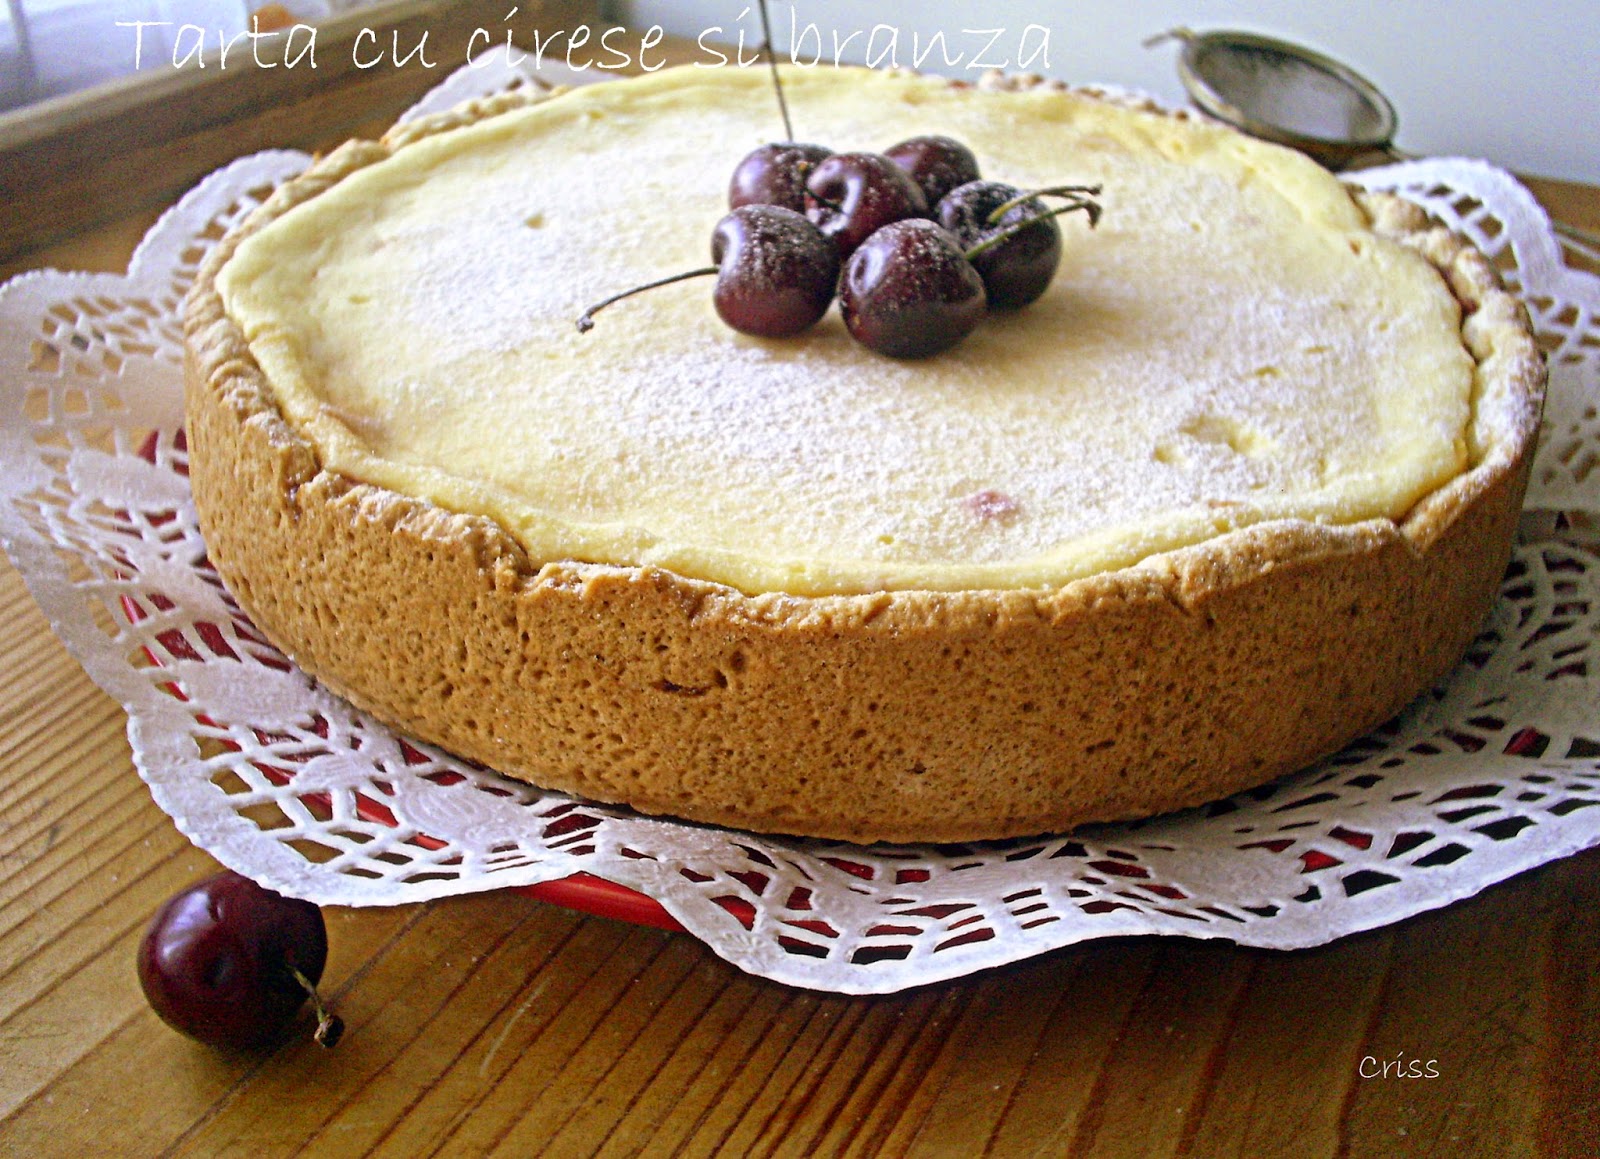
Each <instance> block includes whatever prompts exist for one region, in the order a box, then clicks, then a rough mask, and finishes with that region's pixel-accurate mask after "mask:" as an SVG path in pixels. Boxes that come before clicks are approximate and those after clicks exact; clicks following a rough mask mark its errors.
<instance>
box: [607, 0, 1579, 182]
mask: <svg viewBox="0 0 1600 1159" xmlns="http://www.w3.org/2000/svg"><path fill="white" fill-rule="evenodd" d="M606 10H607V13H608V14H609V15H611V16H613V17H615V18H616V19H620V20H623V21H624V22H626V23H628V24H630V25H633V26H635V27H638V28H645V27H648V26H650V25H652V24H659V25H661V26H662V27H663V28H665V29H666V31H667V32H669V33H673V34H676V35H679V36H687V37H690V38H694V37H697V36H699V35H700V34H701V33H702V32H704V31H705V30H707V29H710V28H712V27H714V26H720V27H721V28H722V29H723V30H724V32H723V34H722V35H721V36H720V37H719V36H718V35H716V34H713V35H712V37H710V38H709V39H724V40H732V39H736V38H737V35H738V32H739V30H740V29H741V28H743V29H744V30H745V32H746V37H747V40H748V42H749V43H751V44H752V45H753V44H756V43H759V41H760V23H759V19H758V18H757V16H756V10H755V6H754V0H671V2H669V0H614V2H612V3H609V4H608V5H607V6H606ZM741 13H743V14H744V15H743V19H742V21H741V19H740V15H741ZM771 13H772V20H773V25H774V28H773V36H774V39H775V41H776V42H777V45H778V47H779V49H780V51H782V50H785V49H787V47H788V38H789V29H790V27H791V21H794V22H795V23H796V24H797V26H798V27H799V28H801V29H804V28H805V27H806V26H807V25H808V24H815V25H816V26H817V28H818V31H819V32H820V33H821V34H822V37H823V41H824V44H825V45H827V44H830V43H831V38H832V36H833V34H834V33H835V31H837V33H838V35H839V36H840V37H841V38H843V37H845V36H847V35H848V34H849V33H851V32H854V31H857V30H859V31H861V32H863V33H866V32H869V31H870V30H871V29H872V27H873V26H874V25H875V24H880V23H881V24H885V25H889V26H890V27H892V28H896V29H898V30H899V32H900V45H901V52H902V56H905V55H907V54H909V52H910V50H911V41H912V35H913V33H915V34H917V35H920V36H921V38H922V39H923V40H924V42H926V40H927V39H928V38H929V37H931V36H932V35H933V34H934V33H935V32H936V31H939V30H943V31H944V32H945V35H946V41H947V43H948V44H949V45H950V48H951V52H950V54H951V55H952V56H955V55H956V54H957V52H958V51H959V50H960V49H961V48H963V47H965V49H966V52H967V54H968V55H969V56H970V55H971V54H972V53H973V52H974V51H976V49H977V48H978V47H979V46H980V45H981V44H982V41H983V39H986V38H978V39H975V38H973V37H970V36H963V35H962V34H961V30H962V29H964V28H984V29H994V28H1003V29H1006V30H1007V34H1006V35H1005V36H1002V37H1001V38H1000V39H999V40H998V41H997V42H996V45H995V48H994V50H993V51H994V52H995V53H997V54H998V55H1001V56H1004V55H1006V53H1007V52H1008V51H1009V52H1010V54H1011V55H1012V57H1013V59H1014V58H1015V56H1016V53H1017V51H1018V45H1019V43H1020V38H1021V34H1022V31H1023V29H1024V28H1025V27H1026V26H1027V25H1029V24H1035V25H1040V26H1042V27H1044V28H1046V29H1048V30H1049V38H1048V39H1049V46H1050V53H1049V67H1048V68H1045V67H1043V65H1042V63H1038V62H1036V63H1035V64H1034V65H1033V66H1032V71H1036V72H1043V73H1047V74H1048V75H1051V76H1057V77H1062V78H1064V79H1066V80H1070V81H1074V82H1080V83H1082V82H1103V83H1112V84H1120V85H1126V86H1129V87H1133V88H1138V89H1142V90H1144V91H1146V92H1150V93H1153V94H1155V95H1156V96H1159V97H1162V98H1163V99H1166V100H1168V101H1171V102H1173V103H1182V102H1183V101H1184V99H1185V96H1184V92H1183V89H1182V86H1181V85H1180V84H1179V83H1178V79H1177V73H1176V68H1175V66H1176V61H1177V47H1176V46H1175V45H1170V44H1169V45H1166V46H1163V47H1159V48H1154V49H1146V48H1143V47H1142V46H1141V42H1142V41H1143V40H1144V39H1145V38H1146V37H1148V36H1150V35H1152V34H1154V33H1157V32H1161V31H1163V30H1165V29H1168V28H1171V27H1173V26H1175V25H1187V26H1188V27H1190V28H1193V29H1195V30H1196V31H1202V32H1203V31H1206V30H1209V29H1238V30H1245V31H1252V32H1259V33H1264V34H1267V35H1271V36H1277V37H1279V38H1281V39H1284V40H1290V41H1294V42H1296V43H1299V44H1304V45H1306V46H1307V47H1310V48H1315V49H1317V50H1318V51H1320V52H1323V53H1326V54H1327V55H1329V56H1332V57H1335V58H1337V59H1340V60H1343V61H1345V62H1346V63H1347V64H1349V65H1351V66H1352V67H1354V68H1355V69H1356V70H1357V71H1358V72H1360V73H1362V74H1363V75H1365V76H1366V77H1367V78H1368V79H1370V80H1372V81H1373V82H1375V83H1376V84H1377V85H1378V86H1379V87H1380V88H1381V89H1383V90H1384V91H1385V92H1386V93H1387V94H1388V96H1389V99H1390V100H1391V101H1392V102H1393V103H1394V106H1395V108H1396V110H1397V111H1398V112H1399V116H1400V132H1399V135H1398V138H1397V141H1398V143H1399V145H1400V146H1401V147H1402V148H1404V149H1407V150H1410V151H1413V152H1419V153H1434V154H1463V155H1469V156H1478V157H1486V158H1488V159H1489V160H1491V161H1493V162H1495V163H1496V164H1498V165H1502V166H1504V167H1506V168H1508V169H1513V170H1517V171H1519V172H1523V173H1529V174H1535V175H1541V176H1547V177H1564V178H1566V179H1568V180H1572V181H1586V182H1590V183H1594V184H1600V2H1597V0H1526V2H1523V3H1509V2H1506V0H1440V2H1436V3H1424V2H1421V0H1319V2H1311V0H1188V2H1182V0H983V2H981V3H974V2H971V0H947V2H922V3H918V2H916V0H874V2H872V3H863V2H855V3H847V2H846V0H771ZM885 36H886V34H884V33H880V40H879V43H880V44H882V43H884V38H885ZM1038 39H1039V34H1038V33H1037V32H1035V33H1033V34H1032V39H1031V41H1030V43H1031V44H1033V45H1037V43H1038ZM865 41H866V36H865V35H862V36H858V37H857V38H856V39H855V40H854V41H852V42H851V44H850V49H849V50H847V52H846V58H847V59H849V60H851V61H852V62H855V63H860V62H861V60H862V48H863V47H864V44H865ZM809 54H810V49H809V47H808V49H807V55H808V57H809ZM937 59H938V55H937V53H936V54H934V57H933V60H932V61H930V62H929V63H928V64H925V65H924V69H925V70H926V71H930V72H952V71H961V69H960V67H959V66H958V67H957V68H956V69H949V68H943V67H934V65H933V61H936V60H937ZM901 63H905V64H909V61H908V60H904V59H902V62H901Z"/></svg>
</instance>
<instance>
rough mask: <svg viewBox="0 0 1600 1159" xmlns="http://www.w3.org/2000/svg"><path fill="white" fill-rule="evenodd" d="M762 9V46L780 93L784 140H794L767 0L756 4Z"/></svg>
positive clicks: (775, 87)
mask: <svg viewBox="0 0 1600 1159" xmlns="http://www.w3.org/2000/svg"><path fill="white" fill-rule="evenodd" d="M756 6H757V7H758V8H760V9H761V47H762V48H763V49H765V50H766V53H767V67H768V68H770V69H771V70H772V87H773V89H774V91H776V92H777V94H778V112H779V113H781V114H782V115H783V132H784V140H786V141H792V140H794V126H793V125H791V124H790V123H789V102H788V101H786V100H784V99H783V82H782V81H781V80H779V79H778V58H777V56H776V55H775V54H774V53H773V51H772V24H771V23H770V22H769V21H768V19H767V0H760V3H759V4H757V5H756Z"/></svg>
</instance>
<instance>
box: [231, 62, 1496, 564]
mask: <svg viewBox="0 0 1600 1159" xmlns="http://www.w3.org/2000/svg"><path fill="white" fill-rule="evenodd" d="M786 92H787V95H788V97H789V102H790V107H791V110H792V111H793V114H794V118H795V123H796V127H797V131H798V132H799V134H800V136H801V138H802V139H804V140H814V141H818V142H821V143H824V144H827V145H829V146H830V147H832V148H834V149H836V150H852V149H881V148H885V147H887V146H889V145H890V144H893V143H894V142H896V141H898V140H901V139H903V138H905V137H908V136H912V135H914V134H918V133H943V134H946V135H949V136H954V137H956V138H958V139H960V140H962V141H964V142H966V143H967V144H968V145H969V146H970V147H971V148H972V149H973V150H974V152H975V153H976V154H977V156H978V158H979V162H980V164H981V165H982V167H983V170H984V175H985V176H986V177H991V178H994V179H997V180H1002V181H1006V182H1009V183H1010V184H1013V185H1017V186H1021V187H1024V188H1026V187H1034V186H1044V185H1052V184H1061V183H1064V182H1072V183H1100V184H1102V185H1103V186H1104V196H1103V198H1102V200H1103V202H1104V206H1105V214H1104V217H1103V219H1102V221H1101V223H1100V226H1099V228H1097V229H1095V230H1093V231H1090V230H1089V229H1087V228H1086V227H1085V225H1084V223H1083V221H1082V219H1081V217H1079V216H1076V215H1075V216H1072V217H1069V218H1066V219H1064V222H1063V232H1064V235H1065V242H1066V255H1065V258H1064V260H1063V263H1062V268H1061V270H1060V272H1059V273H1058V274H1057V277H1056V280H1055V282H1054V284H1053V285H1052V287H1051V289H1050V290H1049V291H1048V293H1047V294H1046V295H1045V296H1044V297H1043V298H1042V299H1041V300H1040V301H1038V302H1037V303H1035V304H1034V305H1032V306H1030V307H1028V308H1027V309H1025V310H1022V311H1019V312H1016V313H1013V314H1004V315H995V316H992V317H991V318H989V319H988V320H986V321H985V322H984V324H983V325H982V326H981V327H980V328H979V329H978V330H977V332H975V333H974V334H973V335H971V336H970V337H968V338H967V339H966V341H965V342H963V343H962V344H961V345H960V346H958V347H956V348H955V349H954V350H952V351H950V352H948V353H946V354H943V355H940V356H938V357H936V358H934V359H930V360H927V361H922V362H904V363H903V362H896V361H893V360H890V359H886V358H883V357H881V356H878V355H875V354H872V353H871V352H869V351H867V350H865V349H863V348H861V347H859V346H857V345H856V344H854V343H853V342H852V341H851V340H850V338H849V337H848V335H847V334H846V333H845V331H844V327H843V325H842V324H841V323H840V322H839V319H838V317H837V313H836V312H834V313H831V314H830V315H829V317H828V318H826V319H825V320H824V321H823V323H822V324H821V325H819V326H818V327H817V328H816V329H815V330H813V331H811V332H809V333H807V334H805V335H802V336H800V337H798V338H794V339H789V340H784V341H770V340H760V339H753V338H748V337H744V336H741V335H739V334H737V333H735V332H733V331H731V330H729V329H727V328H726V327H724V326H723V325H722V324H721V322H720V321H719V320H718V319H717V317H716V314H715V312H714V311H713V309H712V306H711V299H710V292H711V283H710V280H709V279H706V280H699V281H691V282H686V283H681V284H679V285H676V286H672V287H668V288H665V289H661V290H656V291H653V292H652V293H650V294H648V295H645V296H640V297H638V298H634V299H630V300H629V301H627V302H624V303H621V304H619V305H617V306H614V307H613V308H611V309H610V310H608V311H606V312H605V313H603V314H601V315H600V316H599V317H598V319H597V321H596V326H595V328H594V330H593V331H591V332H589V333H588V334H579V333H578V332H577V330H576V328H575V326H574V321H575V319H576V318H577V317H578V315H579V314H580V313H582V311H583V310H584V308H585V307H586V306H588V305H590V304H592V303H594V302H595V301H597V300H599V299H601V298H604V297H606V296H608V295H610V294H612V293H614V292H616V291H618V290H620V289H623V288H626V287H629V286H632V285H636V284H639V283H641V282H645V281H649V280H652V279H654V278H657V277H660V276H663V275H666V274H670V273H674V272H677V271H681V270H687V269H691V268H693V267H696V266H701V265H705V264H706V262H707V260H708V251H709V245H710V233H711V227H712V226H713V225H714V224H715V223H716V221H717V219H718V218H719V217H720V216H721V215H722V213H723V212H724V207H725V198H726V188H727V181H728V177H729V175H730V174H731V172H732V170H733V167H734V165H735V164H736V163H737V162H738V160H739V159H740V157H742V156H743V155H744V153H745V152H747V151H748V150H749V149H751V148H754V147H755V146H756V145H759V144H762V143H764V142H766V141H768V140H771V139H773V138H774V137H775V136H778V135H780V134H781V125H780V123H779V121H778V119H777V109H776V104H775V101H774V99H773V97H772V93H771V89H770V85H769V81H768V79H767V77H766V74H765V73H764V72H763V71H761V70H757V69H749V70H738V69H732V68H721V69H682V70H676V71H666V72H661V73H657V74H655V75H653V76H649V77H646V78H642V79H639V80H633V81H619V82H613V83H609V84H604V85H597V86H592V87H588V88H584V89H579V90H576V91H574V92H572V93H570V94H567V95H564V96H561V97H559V98H556V99H553V100H550V101H547V102H544V103H542V104H538V105H534V106H532V107H530V108H527V109H524V110H520V111H517V112H513V113H510V114H507V115H504V116H500V117H497V118H494V119H492V120H488V121H484V122H480V123H478V124H476V125H473V126H471V127H469V128H466V129H463V130H460V131H456V132H452V133H448V134H442V135H439V136H436V137H431V138H427V139H425V140H422V141H420V142H418V143H416V144H414V145H411V146H408V147H406V148H403V149H401V150H399V151H398V152H397V153H396V154H395V155H394V156H393V157H392V158H391V159H389V160H387V161H384V162H381V163H379V164H376V165H372V166H369V167H367V168H365V169H362V170H360V171H358V172H356V173H354V174H353V175H351V176H350V177H348V178H346V179H345V180H344V181H342V182H340V183H339V184H338V185H336V186H335V187H334V188H332V189H331V190H329V191H328V192H326V193H324V194H322V195H320V196H318V197H316V198H313V199H311V200H310V201H308V202H306V203H304V204H303V205H301V206H299V207H297V208H296V209H294V210H291V211H290V212H288V213H287V214H285V215H284V216H282V217H281V218H279V219H278V220H276V221H275V222H273V223H271V224H270V225H268V226H267V227H266V228H265V229H263V230H261V231H260V232H259V233H257V234H255V235H254V236H253V237H251V238H249V239H247V240H246V241H245V242H244V243H243V244H242V245H241V246H240V247H239V249H238V252H237V254H236V255H235V257H234V258H233V259H232V261H231V262H230V263H229V264H228V265H227V267H226V268H225V269H224V270H223V272H222V274H221V276H220V278H219V279H218V286H219V289H220V291H221V293H222V296H223V299H224V301H225V303H226V305H227V309H228V311H229V313H230V315H231V316H232V317H233V318H234V319H235V320H236V321H237V322H238V323H239V324H240V326H241V327H242V328H243V330H244V332H245V335H246V337H247V339H248V340H249V343H250V347H251V350H252V352H253V354H254V355H255V357H256V359H257V360H258V362H259V363H260V365H261V367H262V369H263V371H264V372H265V373H266V375H267V377H268V379H269V380H270V381H271V383H272V386H273V389H274V391H275V392H276V399H277V402H278V405H279V406H280V408H281V409H282V411H283V413H284V414H285V416H286V417H287V418H288V419H289V421H291V422H292V423H294V424H295V425H296V426H297V427H298V428H299V429H301V430H302V431H303V433H304V434H305V435H306V436H307V437H308V438H309V439H310V440H311V441H312V442H313V443H314V444H315V445H316V447H317V448H318V450H319V452H320V454H321V456H322V459H323V463H324V465H325V466H326V467H327V468H328V469H329V470H332V471H335V472H339V473H342V474H345V475H347V476H350V477H352V478H355V479H359V480H363V481H367V482H371V483H375V484H379V485H382V486H384V487H387V488H390V489H392V490H394V491H398V492H401V493H405V494H409V495H413V496H417V497H420V498H424V499H427V500H430V501H432V502H434V503H437V504H439V505H441V506H444V507H447V508H450V509H453V510H458V511H464V512H470V513H475V514H483V515H488V516H491V517H493V518H494V519H496V520H498V521H499V522H500V523H501V524H502V525H504V526H505V527H506V528H507V529H508V530H510V531H511V532H512V534H514V535H515V536H516V537H517V538H518V539H519V540H520V541H521V542H522V543H523V545H524V546H525V547H526V549H527V551H528V553H529V555H530V557H531V558H532V559H534V560H561V559H577V560H586V561H593V562H601V563H615V564H626V565H656V566H661V567H664V568H668V569H670V570H672V571H675V572H678V573H680V574H683V575H687V576H692V577H698V578H701V579H706V580H711V581H715V582H720V583H725V584H729V585H731V586H733V587H735V588H738V589H741V590H743V591H746V592H752V593H753V592H763V591H782V592H791V593H795V594H799V595H823V594H829V593H843V592H858V591H871V590H880V589H936V590H958V589H970V588H1016V587H1042V586H1054V585H1059V584H1062V583H1065V582H1067V581H1070V580H1073V579H1076V578H1080V577H1083V576H1086V575H1091V574H1094V573H1096V572H1100V571H1104V570H1108V569H1113V568H1118V567H1123V566H1127V565H1130V564H1134V563H1137V562H1138V561H1140V560H1141V559H1144V558H1146V557H1148V556H1150V555H1152V554H1155V553H1158V552H1162V551H1166V550H1171V549H1173V548H1177V547H1181V546H1185V545H1188V544H1192V543H1196V542H1199V541H1202V540H1205V539H1207V538H1210V537H1211V536H1213V535H1215V534H1217V533H1219V532H1222V531H1225V530H1228V529H1231V528H1237V527H1242V526H1246V525H1248V524H1252V523H1256V522H1260V521H1263V520H1271V519H1284V518H1293V519H1304V520H1313V521H1320V522H1333V523H1347V522H1355V521H1359V520H1363V519H1368V518H1372V517H1379V516H1386V517H1391V518H1398V517H1400V516H1402V515H1404V514H1405V512H1406V511H1407V510H1408V509H1409V508H1410V507H1411V506H1412V505H1413V504H1414V503H1415V502H1416V501H1417V499H1419V498H1420V497H1421V496H1423V495H1425V494H1426V493H1428V492H1429V491H1431V490H1434V489H1435V488H1437V487H1439V486H1440V485H1441V484H1443V483H1444V482H1446V481H1447V480H1449V479H1450V478H1451V477H1453V476H1454V475H1456V474H1457V473H1459V472H1460V471H1461V470H1463V469H1464V468H1465V467H1466V466H1468V465H1469V464H1468V451H1467V442H1466V432H1467V428H1468V424H1469V421H1470V418H1471V410H1472V402H1473V398H1472V391H1473V383H1474V378H1475V371H1474V364H1473V362H1472V360H1471V358H1470V357H1469V356H1468V354H1467V353H1466V351H1465V350H1464V349H1463V346H1462V341H1461V335H1460V316H1459V308H1458V306H1457V304H1456V302H1455V300H1454V298H1453V297H1452V296H1451V295H1450V293H1449V292H1448V290H1447V288H1446V287H1445V285H1444V283H1443V281H1442V279H1441V278H1440V276H1439V275H1438V273H1437V272H1436V271H1435V270H1434V269H1433V268H1432V267H1430V266H1429V265H1428V264H1427V263H1426V262H1424V261H1423V260H1421V259H1420V258H1418V257H1417V256H1415V255H1414V254H1412V253H1410V252H1409V251H1407V250H1404V249H1403V248H1401V247H1398V246H1396V245H1393V244H1390V243H1388V242H1386V241H1384V240H1382V239H1380V238H1377V237H1375V236H1374V235H1372V234H1371V233H1370V232H1368V231H1367V229H1366V228H1365V225H1364V220H1363V217H1362V215H1361V213H1360V212H1359V210H1358V209H1357V208H1356V207H1355V206H1354V205H1353V204H1352V202H1351V201H1350V199H1349V197H1348V195H1347V194H1346V193H1345V192H1344V190H1343V189H1342V187H1341V186H1340V185H1339V184H1338V183H1337V181H1335V180H1334V179H1333V178H1332V177H1330V176H1328V175H1327V174H1326V173H1324V172H1323V171H1322V170H1320V169H1318V168H1316V167H1315V166H1314V165H1313V164H1312V163H1311V162H1309V161H1306V160H1304V159H1303V158H1300V157H1299V156H1297V155H1294V154H1291V153H1287V152H1285V151H1282V150H1279V149H1276V148H1273V147H1271V146H1267V145H1262V144H1259V143H1257V142H1253V141H1250V140H1248V139H1246V138H1242V137H1240V136H1238V135H1236V134H1233V133H1231V132H1227V131H1224V130H1220V129H1215V128H1212V127H1210V126H1203V125H1197V124H1190V123H1186V122H1181V121H1177V120H1174V119H1172V118H1166V117H1161V116H1156V115H1151V114H1144V113H1138V112H1131V111H1128V110H1126V109H1122V108H1118V107H1115V106H1112V105H1109V104H1106V103H1103V102H1098V101H1093V100H1088V99H1084V98H1081V97H1078V96H1074V95H1071V94H1065V93H1059V92H1051V91H1045V90H1033V91H1029V92H1022V93H994V92H982V91H977V90H973V89H958V88H954V87H951V86H949V85H948V84H946V83H945V82H943V81H938V80H931V79H930V80H924V79H916V78H909V77H904V76H890V75H884V74H869V73H863V72H860V71H857V70H833V69H827V68H816V69H802V70H795V71H792V72H790V73H788V74H787V85H786Z"/></svg>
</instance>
